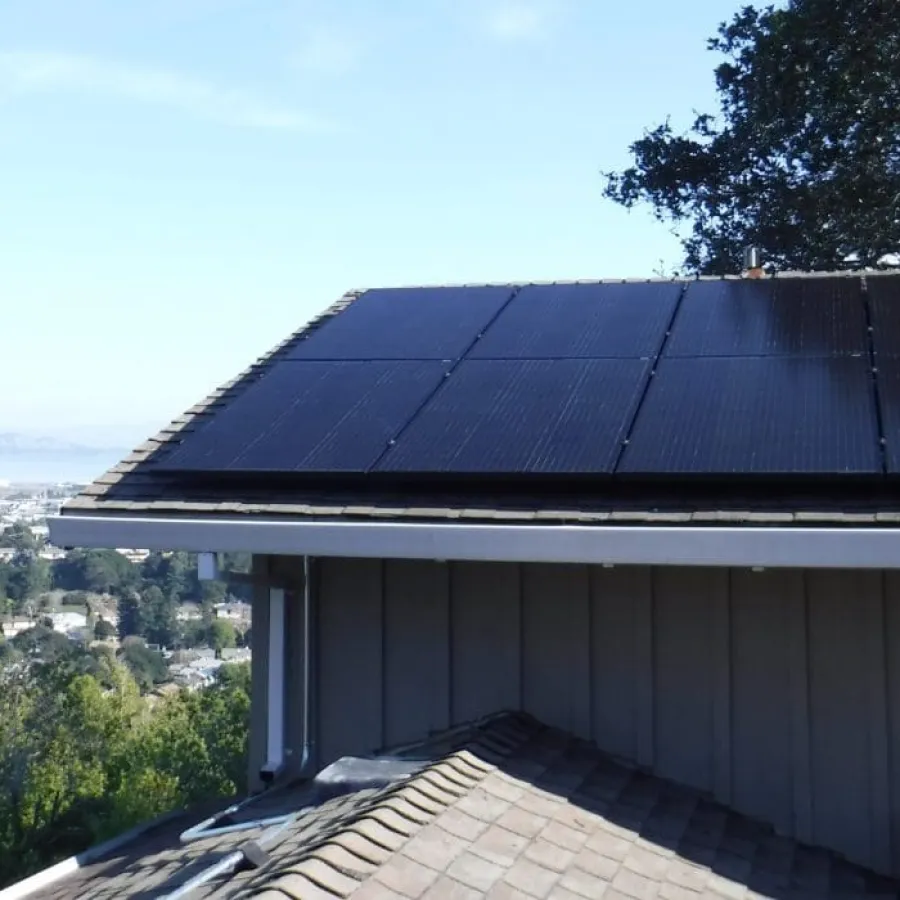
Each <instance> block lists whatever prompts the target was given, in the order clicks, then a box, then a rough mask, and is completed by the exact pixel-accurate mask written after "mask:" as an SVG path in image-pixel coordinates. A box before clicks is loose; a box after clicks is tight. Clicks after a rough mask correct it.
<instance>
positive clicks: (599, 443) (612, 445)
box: [376, 359, 650, 474]
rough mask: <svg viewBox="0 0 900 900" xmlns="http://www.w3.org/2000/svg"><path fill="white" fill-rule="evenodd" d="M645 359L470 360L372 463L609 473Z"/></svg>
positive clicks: (391, 467)
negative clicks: (381, 456) (393, 442)
mask: <svg viewBox="0 0 900 900" xmlns="http://www.w3.org/2000/svg"><path fill="white" fill-rule="evenodd" d="M649 370H650V363H649V362H647V361H644V360H637V359H631V360H464V361H463V362H462V363H460V364H459V366H458V367H457V368H456V370H455V371H454V372H453V373H452V374H451V375H450V376H449V377H448V378H447V379H445V381H444V384H443V386H442V387H441V389H440V390H439V391H438V392H437V393H436V394H435V395H434V397H433V398H432V399H431V400H430V401H429V402H428V403H427V404H426V405H425V406H424V407H423V409H422V411H421V412H420V413H419V414H418V415H417V416H416V417H415V419H413V421H412V422H411V423H410V425H409V426H408V427H407V428H406V429H405V430H404V431H403V433H402V434H401V436H400V437H399V438H398V440H397V443H396V444H395V445H394V446H393V447H392V448H391V450H390V451H389V452H388V453H387V454H386V455H385V457H384V459H383V460H382V462H381V463H380V464H379V465H378V466H377V467H376V468H377V470H380V471H390V472H408V473H409V472H454V473H469V474H474V473H495V474H499V473H510V474H511V473H518V474H522V473H557V474H565V473H590V472H611V471H612V468H613V466H614V465H615V461H616V458H617V456H618V453H619V450H620V448H621V442H622V440H623V438H624V436H625V434H626V432H627V429H628V426H629V425H630V422H631V418H632V416H633V414H634V410H635V408H636V406H637V403H638V400H639V399H640V396H641V394H642V392H643V389H644V386H645V384H646V380H647V377H648V375H649Z"/></svg>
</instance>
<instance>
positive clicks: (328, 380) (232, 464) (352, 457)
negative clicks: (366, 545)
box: [160, 360, 446, 472]
mask: <svg viewBox="0 0 900 900" xmlns="http://www.w3.org/2000/svg"><path fill="white" fill-rule="evenodd" d="M445 371H446V364H444V363H441V362H431V361H426V362H422V361H418V362H415V361H413V362H358V361H349V362H295V361H290V360H289V361H285V362H282V363H280V364H279V365H276V366H275V367H274V368H273V369H272V370H271V371H270V372H269V373H268V374H266V375H265V376H263V377H262V378H261V379H260V380H259V381H258V382H256V383H255V384H253V385H251V386H250V387H248V388H247V390H246V391H245V392H244V393H242V394H240V395H239V396H238V397H237V398H235V400H233V401H232V402H231V403H230V404H229V405H228V406H226V407H225V408H224V409H223V410H222V411H221V412H219V413H217V414H215V415H214V416H213V417H212V419H211V420H210V421H209V423H208V424H206V425H204V426H202V427H200V428H199V429H198V430H197V431H195V432H192V433H189V434H188V435H187V436H186V437H185V439H184V442H183V444H182V445H181V447H180V448H179V449H178V450H176V451H175V452H174V453H173V454H172V455H171V456H170V457H169V458H167V459H166V460H164V461H160V468H163V469H169V470H194V471H216V470H219V471H223V470H224V471H229V472H363V471H365V470H366V469H368V468H369V467H370V466H371V465H372V464H373V463H374V462H375V460H376V459H377V458H378V457H379V456H380V455H381V454H382V453H383V452H384V450H385V448H386V447H387V445H388V441H389V440H391V438H393V436H394V435H395V434H396V433H397V432H398V431H399V430H400V428H401V427H402V426H403V425H404V424H405V423H406V422H407V421H408V420H409V419H410V417H411V416H412V415H413V414H414V413H415V411H416V410H417V409H418V408H419V407H420V406H421V404H422V402H423V401H424V400H425V399H426V397H428V395H429V394H430V393H431V392H432V391H434V390H435V388H436V387H437V386H438V385H439V384H440V382H441V379H442V378H443V376H444V372H445Z"/></svg>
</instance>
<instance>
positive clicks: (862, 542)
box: [49, 514, 900, 569]
mask: <svg viewBox="0 0 900 900" xmlns="http://www.w3.org/2000/svg"><path fill="white" fill-rule="evenodd" d="M49 525H50V539H51V541H52V542H53V543H54V544H55V545H56V546H58V547H106V548H114V547H122V546H127V547H141V548H144V549H148V550H186V551H190V552H197V553H202V552H250V553H254V554H261V555H277V556H322V557H345V558H346V557H357V558H368V559H431V560H471V561H482V562H521V563H524V562H542V563H581V564H599V565H655V566H736V567H762V568H854V569H855V568H859V569H893V568H900V528H896V527H870V528H847V527H831V528H823V527H818V528H810V527H800V526H788V527H778V526H736V525H726V526H715V527H709V526H699V525H689V526H667V525H609V524H602V525H560V524H557V525H540V524H520V525H516V524H485V523H477V524H473V523H464V522H459V521H457V522H453V523H426V522H398V521H391V522H383V521H378V522H356V521H334V520H330V521H322V520H316V519H305V520H303V519H285V518H282V519H271V518H256V517H253V518H250V517H247V518H245V519H234V518H222V517H191V518H189V517H184V518H165V517H137V516H113V515H71V514H69V515H65V516H57V517H54V518H51V519H50V520H49Z"/></svg>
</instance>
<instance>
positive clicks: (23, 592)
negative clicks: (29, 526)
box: [5, 550, 51, 608]
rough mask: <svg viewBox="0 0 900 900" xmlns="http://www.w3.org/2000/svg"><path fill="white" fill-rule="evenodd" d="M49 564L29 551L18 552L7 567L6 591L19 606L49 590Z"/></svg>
mask: <svg viewBox="0 0 900 900" xmlns="http://www.w3.org/2000/svg"><path fill="white" fill-rule="evenodd" d="M50 575H51V573H50V564H49V563H48V562H47V561H46V560H45V559H41V558H40V557H39V556H36V555H35V554H34V553H32V552H31V551H27V550H23V551H22V552H20V553H18V554H17V555H16V556H15V557H14V558H13V561H12V563H11V564H10V566H9V567H8V569H7V572H6V575H5V578H6V588H5V590H6V593H7V595H8V596H9V597H10V598H11V599H12V600H13V601H14V602H15V603H16V605H17V607H19V608H21V607H22V605H23V604H24V602H25V601H26V600H30V599H33V598H36V597H38V596H39V595H40V594H43V593H46V592H47V591H49V590H50V582H51V577H50Z"/></svg>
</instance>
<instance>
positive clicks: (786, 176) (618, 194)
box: [605, 0, 900, 274]
mask: <svg viewBox="0 0 900 900" xmlns="http://www.w3.org/2000/svg"><path fill="white" fill-rule="evenodd" d="M709 47H710V49H712V50H714V51H716V52H718V53H722V54H724V55H725V60H724V61H723V62H722V63H721V64H720V65H719V66H718V67H717V68H716V70H715V80H716V87H717V91H718V95H719V105H720V109H719V114H718V116H712V115H709V114H701V115H698V116H697V117H696V119H695V120H694V122H693V125H692V126H691V128H690V129H688V131H687V132H685V133H678V132H676V130H675V129H674V128H673V127H672V125H671V124H670V123H669V122H666V123H664V124H662V125H658V126H656V127H655V128H653V129H652V130H650V131H648V132H647V133H646V134H645V135H644V136H643V137H642V138H641V139H640V140H638V141H636V142H635V143H634V144H632V146H631V152H632V155H633V163H634V164H633V165H632V166H631V167H630V168H627V169H625V170H624V171H622V172H607V173H605V174H606V177H607V182H606V189H605V194H606V196H607V197H608V198H610V199H612V200H614V201H615V202H617V203H619V204H622V205H623V206H625V207H628V208H631V207H633V206H634V205H636V204H638V203H649V204H650V205H651V206H652V207H653V209H654V211H655V213H656V216H657V217H658V218H659V219H661V220H668V221H671V222H673V223H675V225H676V226H680V225H683V224H689V225H690V231H689V234H688V235H687V236H686V237H685V238H684V240H683V246H684V250H685V265H686V267H687V268H688V269H689V270H691V271H695V272H700V273H708V274H723V273H728V272H736V271H738V270H739V269H740V268H741V258H742V251H743V248H744V247H746V246H748V245H751V244H752V245H755V246H758V247H760V248H761V250H762V251H763V256H764V259H765V260H767V261H768V262H770V263H771V264H772V266H773V267H774V268H777V269H819V270H830V269H844V268H858V267H864V266H866V267H871V266H874V265H877V264H879V263H881V264H884V263H885V261H886V260H885V258H886V257H887V256H888V255H889V254H895V253H896V252H897V251H898V248H900V17H898V16H897V10H896V9H895V7H894V5H893V4H890V3H885V2H883V0H790V2H789V3H788V5H787V7H786V8H784V9H776V8H775V7H772V6H769V7H765V8H762V9H758V8H755V7H753V6H747V7H745V8H744V9H742V10H741V11H740V12H739V13H737V14H736V15H735V16H734V18H733V19H732V20H731V21H730V22H726V23H723V24H722V25H721V26H720V27H719V31H718V35H717V36H716V37H714V38H712V39H711V40H710V42H709Z"/></svg>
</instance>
